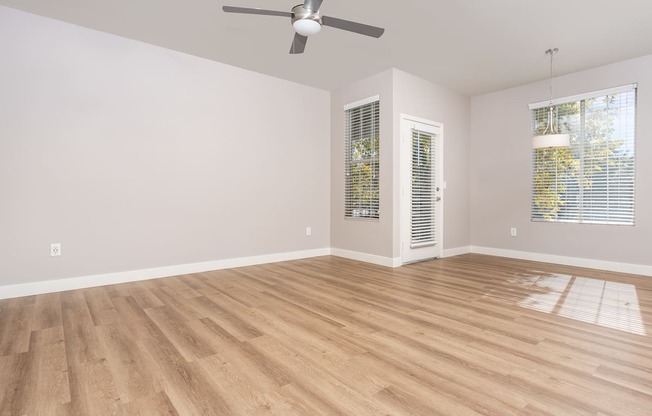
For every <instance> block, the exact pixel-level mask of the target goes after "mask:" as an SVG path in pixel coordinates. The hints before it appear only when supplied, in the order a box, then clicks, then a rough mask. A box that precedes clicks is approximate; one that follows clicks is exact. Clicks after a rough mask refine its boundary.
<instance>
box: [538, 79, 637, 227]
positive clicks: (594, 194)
mask: <svg viewBox="0 0 652 416" xmlns="http://www.w3.org/2000/svg"><path fill="white" fill-rule="evenodd" d="M603 94H604V93H602V94H600V95H598V96H592V97H590V98H583V99H581V100H577V101H572V102H563V100H558V102H560V103H559V104H557V105H556V106H555V114H556V115H557V125H558V126H559V129H560V131H561V132H562V133H568V134H570V139H571V146H570V147H568V148H544V149H535V150H533V151H532V165H533V174H532V220H533V221H553V222H574V223H594V224H621V225H633V224H634V191H635V188H634V186H635V182H634V175H635V125H636V88H635V87H634V86H631V87H629V88H621V89H618V91H617V92H611V93H608V94H606V95H603ZM546 121H547V106H546V107H542V108H536V109H533V110H532V130H533V133H534V134H541V133H543V131H544V130H545V127H546Z"/></svg>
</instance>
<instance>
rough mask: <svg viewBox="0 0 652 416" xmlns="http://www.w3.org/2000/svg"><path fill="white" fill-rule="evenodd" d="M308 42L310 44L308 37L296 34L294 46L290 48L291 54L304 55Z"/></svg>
mask: <svg viewBox="0 0 652 416" xmlns="http://www.w3.org/2000/svg"><path fill="white" fill-rule="evenodd" d="M306 42H308V37H307V36H303V35H300V34H298V33H295V34H294V40H293V41H292V46H290V53H291V54H292V55H296V54H298V53H303V51H305V50H306Z"/></svg>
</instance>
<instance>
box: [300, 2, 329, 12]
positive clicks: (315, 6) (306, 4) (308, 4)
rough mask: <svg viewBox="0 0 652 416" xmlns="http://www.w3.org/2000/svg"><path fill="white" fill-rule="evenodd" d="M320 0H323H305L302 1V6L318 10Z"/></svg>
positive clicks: (314, 10)
mask: <svg viewBox="0 0 652 416" xmlns="http://www.w3.org/2000/svg"><path fill="white" fill-rule="evenodd" d="M322 1H324V0H306V1H304V2H303V8H304V9H308V10H312V11H313V12H318V11H319V8H320V7H321V2H322Z"/></svg>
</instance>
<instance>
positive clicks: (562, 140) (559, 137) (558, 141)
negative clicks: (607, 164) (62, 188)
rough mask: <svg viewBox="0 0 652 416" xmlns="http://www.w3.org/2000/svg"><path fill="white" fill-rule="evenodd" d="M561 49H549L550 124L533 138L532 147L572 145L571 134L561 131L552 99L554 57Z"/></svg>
mask: <svg viewBox="0 0 652 416" xmlns="http://www.w3.org/2000/svg"><path fill="white" fill-rule="evenodd" d="M558 51H559V49H557V48H554V49H548V50H547V51H546V54H548V55H550V104H549V105H548V124H547V125H546V129H545V131H544V132H543V133H542V134H540V135H538V136H534V137H533V138H532V148H533V149H542V148H545V147H568V146H570V136H569V135H568V134H561V133H559V129H558V128H557V124H556V123H555V107H554V104H553V101H552V57H553V56H554V54H556V53H557V52H558Z"/></svg>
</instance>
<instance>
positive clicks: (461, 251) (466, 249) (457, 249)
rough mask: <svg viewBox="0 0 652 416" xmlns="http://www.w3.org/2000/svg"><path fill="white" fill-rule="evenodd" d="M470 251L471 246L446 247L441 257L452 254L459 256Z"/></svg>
mask: <svg viewBox="0 0 652 416" xmlns="http://www.w3.org/2000/svg"><path fill="white" fill-rule="evenodd" d="M470 252H471V246H464V247H455V248H447V249H445V250H444V254H443V257H444V258H446V257H454V256H459V255H462V254H468V253H470Z"/></svg>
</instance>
